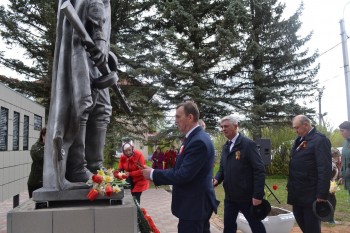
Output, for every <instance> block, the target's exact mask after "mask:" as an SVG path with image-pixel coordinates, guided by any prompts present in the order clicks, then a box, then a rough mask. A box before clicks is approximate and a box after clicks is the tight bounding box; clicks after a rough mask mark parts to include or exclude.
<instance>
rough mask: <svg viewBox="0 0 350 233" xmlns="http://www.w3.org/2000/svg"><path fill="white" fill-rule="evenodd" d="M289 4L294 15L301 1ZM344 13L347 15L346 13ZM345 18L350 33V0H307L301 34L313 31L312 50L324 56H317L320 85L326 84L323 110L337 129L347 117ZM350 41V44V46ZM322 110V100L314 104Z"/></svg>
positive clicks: (285, 0) (295, 0) (310, 43)
mask: <svg viewBox="0 0 350 233" xmlns="http://www.w3.org/2000/svg"><path fill="white" fill-rule="evenodd" d="M284 2H286V4H287V9H286V12H285V13H286V14H291V12H295V10H296V9H297V8H298V6H299V5H300V3H301V1H300V0H292V1H291V0H284ZM343 15H344V16H343ZM342 18H344V22H345V29H346V32H347V34H349V32H350V1H349V0H336V1H333V0H305V1H304V11H303V15H302V16H301V22H302V23H303V25H302V30H301V34H304V35H306V34H307V33H308V32H310V31H313V33H314V34H313V37H312V39H311V41H310V42H309V44H308V47H309V48H310V50H312V51H313V50H316V49H318V51H319V53H320V54H321V56H320V57H319V58H318V59H317V62H318V63H320V70H319V73H318V75H317V78H318V79H319V80H320V87H324V88H325V89H324V92H323V96H322V99H321V100H322V101H321V108H322V109H321V112H322V113H325V112H327V116H326V117H325V121H326V122H328V123H330V124H331V126H332V127H333V128H337V127H338V125H339V124H340V123H341V122H343V121H345V120H348V119H347V103H346V88H345V75H344V65H343V52H342V46H341V44H340V43H341V36H340V23H339V21H340V20H341V19H342ZM349 46H350V45H349V42H348V47H349ZM312 105H313V106H314V107H315V109H316V110H317V112H318V102H315V103H313V104H312Z"/></svg>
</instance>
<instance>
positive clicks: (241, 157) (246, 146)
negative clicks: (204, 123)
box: [213, 115, 266, 233]
mask: <svg viewBox="0 0 350 233" xmlns="http://www.w3.org/2000/svg"><path fill="white" fill-rule="evenodd" d="M220 126H221V129H222V133H223V134H224V136H225V137H226V138H227V139H228V140H227V142H226V143H225V144H224V145H223V147H222V153H221V161H220V168H219V171H218V172H217V173H216V175H215V178H214V179H213V185H214V186H215V187H216V186H217V185H219V184H220V183H221V182H223V186H224V190H225V201H224V202H225V203H224V231H223V232H224V233H233V232H236V231H237V223H236V219H237V216H238V213H239V211H240V212H241V213H242V214H243V215H244V217H245V218H246V219H247V221H248V223H249V226H250V228H251V230H252V232H254V233H266V230H265V227H264V225H263V223H262V222H261V220H259V219H257V218H255V217H254V215H253V214H252V212H251V211H250V210H251V208H253V207H252V206H258V205H260V204H261V203H262V199H263V196H264V185H265V167H264V163H263V161H262V159H261V156H260V153H259V151H258V147H257V145H256V143H255V142H254V141H252V140H250V139H249V138H247V137H245V136H244V135H243V134H242V133H240V132H239V130H238V118H237V117H235V116H232V115H229V116H226V117H224V118H222V119H221V120H220Z"/></svg>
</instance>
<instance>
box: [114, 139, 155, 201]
mask: <svg viewBox="0 0 350 233" xmlns="http://www.w3.org/2000/svg"><path fill="white" fill-rule="evenodd" d="M122 150H123V154H122V155H121V157H120V160H119V164H118V170H119V171H124V172H125V173H126V175H127V176H128V177H130V178H129V179H128V182H129V183H131V195H132V196H133V197H134V198H136V200H137V201H138V203H139V204H140V201H141V194H142V192H143V191H145V190H147V189H148V188H149V181H148V180H146V179H145V178H144V177H143V175H142V172H141V169H140V168H139V164H141V165H142V166H145V165H146V163H145V159H144V156H143V154H142V152H141V151H139V150H134V147H133V146H132V143H131V142H130V143H124V144H123V146H122Z"/></svg>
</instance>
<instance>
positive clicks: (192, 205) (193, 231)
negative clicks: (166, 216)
mask: <svg viewBox="0 0 350 233" xmlns="http://www.w3.org/2000/svg"><path fill="white" fill-rule="evenodd" d="M175 118H176V124H177V126H178V129H179V131H180V132H181V133H183V134H185V135H186V139H185V140H184V142H183V144H182V145H181V148H180V150H179V152H178V155H177V159H176V164H175V167H174V168H173V169H167V170H153V169H150V168H146V169H143V170H142V173H143V175H144V177H145V178H146V179H150V180H153V181H154V183H155V185H173V192H172V204H171V211H172V213H173V214H174V215H175V216H176V217H177V218H179V223H178V232H179V233H204V232H205V233H209V232H210V223H209V219H210V217H211V215H212V213H213V211H215V212H216V210H217V205H218V202H217V201H216V197H215V192H214V188H213V185H212V174H213V164H214V146H213V143H212V142H211V140H210V137H209V135H208V134H207V133H206V132H205V131H204V130H203V129H202V128H201V127H199V124H198V119H199V110H198V107H197V105H196V104H195V103H194V102H192V101H186V102H184V103H181V104H180V105H178V106H177V108H176V115H175Z"/></svg>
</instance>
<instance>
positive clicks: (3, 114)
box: [0, 107, 9, 151]
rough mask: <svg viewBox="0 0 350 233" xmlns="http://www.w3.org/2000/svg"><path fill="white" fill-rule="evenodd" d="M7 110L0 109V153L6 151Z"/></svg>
mask: <svg viewBox="0 0 350 233" xmlns="http://www.w3.org/2000/svg"><path fill="white" fill-rule="evenodd" d="M8 119H9V110H8V109H7V108H3V107H1V111H0V151H6V150H7V133H8Z"/></svg>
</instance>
